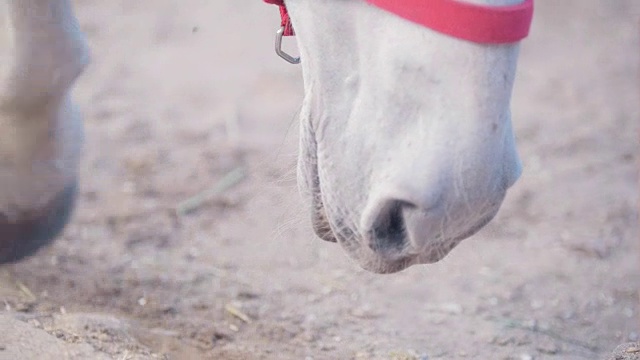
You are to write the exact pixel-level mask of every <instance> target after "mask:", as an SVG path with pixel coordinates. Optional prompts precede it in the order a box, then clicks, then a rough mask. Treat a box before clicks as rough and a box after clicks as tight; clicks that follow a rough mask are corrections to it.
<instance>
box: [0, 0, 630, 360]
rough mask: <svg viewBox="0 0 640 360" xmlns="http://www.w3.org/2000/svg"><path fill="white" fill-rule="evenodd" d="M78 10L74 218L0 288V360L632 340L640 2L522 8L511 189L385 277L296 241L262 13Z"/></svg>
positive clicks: (594, 347) (198, 2)
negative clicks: (423, 255)
mask: <svg viewBox="0 0 640 360" xmlns="http://www.w3.org/2000/svg"><path fill="white" fill-rule="evenodd" d="M75 3H76V4H77V11H78V16H79V18H80V21H81V23H82V26H83V28H84V29H85V30H86V32H87V34H88V36H89V39H90V42H91V46H92V48H93V52H94V54H93V57H94V63H93V65H92V67H91V68H90V69H89V71H88V72H87V73H86V75H85V76H83V77H82V79H81V80H80V82H79V84H78V88H77V91H76V96H77V99H78V100H79V102H80V104H81V106H82V108H83V111H84V113H85V114H86V119H87V123H86V127H87V154H86V157H85V161H84V163H83V168H82V184H81V196H80V204H79V208H78V210H77V212H76V215H75V217H74V220H73V223H72V224H71V225H70V226H69V227H68V229H67V231H66V233H65V234H64V236H63V237H62V238H60V239H59V241H58V242H57V243H56V244H55V245H54V246H52V247H50V248H47V249H45V250H43V251H41V252H40V253H39V254H38V255H37V256H35V257H33V258H30V259H28V260H27V261H24V262H23V263H20V264H17V265H11V266H5V267H3V268H0V299H1V300H2V302H0V304H2V307H3V310H2V311H1V312H0V333H2V334H3V335H2V336H1V337H0V359H64V358H69V359H122V360H124V359H165V358H166V359H361V360H363V359H505V360H506V359H518V360H520V359H521V360H526V359H567V360H570V359H605V358H607V357H609V356H610V355H611V354H612V352H613V350H614V349H615V348H616V347H617V346H618V345H620V344H625V343H629V342H635V341H637V340H638V337H639V336H640V323H639V316H638V312H640V306H639V301H638V300H639V293H638V289H639V286H640V271H639V269H640V267H639V264H638V263H639V260H640V257H639V256H640V255H639V254H640V253H639V247H640V246H639V242H638V235H639V234H638V220H637V219H638V212H637V199H638V184H639V183H638V173H637V168H638V167H637V164H638V160H639V159H638V155H639V151H638V141H637V140H638V119H639V117H640V110H639V105H638V100H639V99H640V94H639V92H638V86H637V85H638V79H639V78H640V77H639V72H638V64H639V63H640V62H639V54H640V49H639V46H640V37H639V35H640V26H639V24H640V22H639V21H638V20H639V19H640V2H639V1H637V0H616V1H608V0H562V1H558V0H537V1H536V6H537V10H536V11H537V12H536V15H535V21H534V25H533V28H532V33H531V36H530V38H528V39H527V40H526V41H525V42H524V43H523V46H522V53H521V61H520V64H519V70H518V77H517V83H516V88H515V93H514V100H513V113H514V125H515V127H516V131H517V136H518V144H519V149H520V152H521V155H522V158H523V161H524V164H525V172H524V174H523V176H522V179H521V180H520V181H519V182H518V183H517V185H516V186H515V187H514V188H513V189H512V190H511V191H510V193H509V194H508V198H507V200H506V203H505V204H504V206H503V208H502V209H501V211H500V213H499V216H498V217H497V218H496V220H495V221H494V222H492V223H491V224H490V225H489V226H488V227H487V228H485V229H484V230H483V231H482V232H481V233H480V234H478V235H476V236H474V237H473V238H471V239H468V240H466V241H464V242H463V243H462V244H461V245H460V246H459V247H458V248H457V249H455V250H454V251H453V252H452V253H451V254H450V255H449V256H448V257H447V258H446V259H444V260H443V261H441V262H440V263H437V264H434V265H429V266H419V267H412V268H410V269H409V270H406V271H403V272H401V273H398V274H395V275H387V276H380V275H374V274H370V273H367V272H364V271H362V270H360V269H359V268H358V267H357V266H356V265H355V264H354V263H352V262H351V261H350V260H348V259H347V258H346V257H345V255H344V254H343V253H342V250H341V249H340V248H339V247H338V246H336V245H334V244H330V243H325V242H322V241H320V240H317V239H316V238H315V237H314V236H313V235H312V232H311V228H310V225H309V222H308V220H307V217H308V216H307V214H306V212H304V210H303V209H304V208H303V206H302V204H301V203H300V200H299V198H298V194H297V189H296V187H295V169H294V164H295V156H296V147H297V125H296V112H297V110H298V107H299V103H300V101H301V99H302V82H301V74H300V68H299V67H296V66H290V65H288V64H286V63H284V62H283V61H281V60H280V59H279V58H277V57H276V56H275V54H274V53H273V50H272V44H273V34H274V30H275V28H276V26H277V25H278V15H277V9H276V8H274V7H270V6H266V5H263V3H262V2H261V1H258V0H234V1H210V0H207V1H205V0H180V1H177V0H173V1H169V0H143V1H125V0H112V1H103V2H98V1H92V0H76V1H75ZM238 168H242V169H244V171H245V172H244V173H245V174H246V176H245V177H244V179H243V181H242V182H241V183H240V184H238V185H237V186H234V187H231V188H228V189H225V190H224V191H223V192H221V193H220V194H217V195H215V196H213V197H212V198H211V199H210V200H209V201H207V202H205V203H203V204H201V206H200V207H198V208H196V209H195V211H193V212H190V213H188V214H183V215H180V216H176V215H175V210H176V209H177V208H180V206H181V205H182V204H183V203H184V201H185V200H186V199H189V198H191V197H193V196H195V195H197V194H200V193H202V192H203V191H206V190H207V189H209V188H211V187H213V186H215V185H216V184H218V183H219V182H220V181H224V178H225V176H228V175H229V174H230V173H231V174H232V175H233V174H234V173H236V174H237V171H238V170H237V169H238ZM636 345H637V344H636ZM630 346H631V345H630ZM632 350H633V349H632ZM619 351H620V352H621V354H622V353H624V354H622V355H620V356H626V357H619V359H632V358H635V353H633V351H631V352H625V351H626V350H625V349H622V348H621V350H620V349H619ZM611 356H614V358H615V359H618V357H615V356H618V355H611Z"/></svg>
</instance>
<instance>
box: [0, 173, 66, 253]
mask: <svg viewBox="0 0 640 360" xmlns="http://www.w3.org/2000/svg"><path fill="white" fill-rule="evenodd" d="M76 192H77V184H76V183H75V182H74V183H73V184H72V185H70V186H68V187H66V188H65V189H64V190H63V191H61V192H60V193H59V194H58V195H57V196H56V197H55V198H54V199H53V200H52V201H51V202H50V203H49V204H48V205H47V206H45V207H44V208H42V209H39V210H34V211H31V212H26V213H24V214H23V215H22V217H21V218H20V219H18V221H16V222H9V221H8V219H7V217H6V215H4V214H2V213H0V264H4V263H11V262H17V261H20V260H22V259H24V258H25V257H27V256H30V255H33V254H34V253H35V252H36V251H38V250H39V249H40V248H42V247H44V246H46V245H48V244H50V243H51V242H52V241H53V240H54V239H55V238H56V237H57V236H58V235H60V233H61V232H62V230H63V229H64V228H65V226H66V225H67V223H68V222H69V219H70V218H71V214H72V213H73V208H74V207H75V200H76Z"/></svg>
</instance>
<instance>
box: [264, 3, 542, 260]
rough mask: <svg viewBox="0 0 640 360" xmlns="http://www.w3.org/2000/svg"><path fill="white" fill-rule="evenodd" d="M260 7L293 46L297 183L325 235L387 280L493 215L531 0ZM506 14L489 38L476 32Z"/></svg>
mask: <svg viewBox="0 0 640 360" xmlns="http://www.w3.org/2000/svg"><path fill="white" fill-rule="evenodd" d="M265 1H266V2H270V3H276V4H279V5H281V11H282V12H283V15H285V16H284V17H283V26H287V27H288V24H285V23H287V19H285V18H286V17H287V16H286V10H287V9H288V14H290V17H291V22H292V23H293V29H294V31H295V35H296V37H297V43H298V47H299V51H300V54H301V57H300V58H301V63H302V71H303V76H304V87H305V99H304V103H303V107H302V111H301V134H300V155H299V162H298V178H299V185H300V188H301V191H302V192H303V193H304V194H306V195H307V197H308V199H309V203H310V204H311V211H312V214H313V215H312V216H313V218H312V220H313V224H314V227H315V231H316V233H317V234H318V235H319V236H320V237H321V238H323V239H325V240H328V241H337V242H338V243H340V245H342V247H343V248H344V249H345V250H346V252H347V253H348V254H349V255H350V257H351V258H353V259H355V260H356V261H357V262H358V263H359V265H360V266H361V267H363V268H364V269H367V270H369V271H372V272H376V273H391V272H397V271H400V270H402V269H405V268H407V267H409V266H411V265H414V264H423V263H432V262H436V261H438V260H440V259H442V258H443V257H444V256H446V254H447V253H449V251H450V250H451V249H452V248H454V247H455V246H456V245H457V244H458V243H459V242H460V241H461V240H463V239H465V238H467V237H469V236H471V235H472V234H474V233H476V232H477V231H478V230H479V229H481V228H482V227H483V226H484V225H485V224H487V223H488V222H489V221H490V220H491V219H492V218H493V217H494V216H495V214H496V212H497V211H498V209H499V207H500V205H501V203H502V201H503V199H504V197H505V193H506V191H507V189H508V188H509V187H510V186H512V185H513V184H514V183H515V182H516V180H517V179H518V177H519V176H520V173H521V164H520V160H519V157H518V153H517V151H516V146H515V141H514V134H513V130H512V125H511V115H510V98H511V92H512V86H513V82H514V77H515V72H516V64H517V59H518V49H519V47H518V41H517V40H518V39H520V38H522V37H524V36H526V34H527V33H528V29H529V25H530V22H531V15H532V12H533V3H532V1H527V0H525V2H523V0H464V1H465V2H460V1H462V0H458V1H454V0H343V1H341V0H286V8H284V4H282V3H281V1H278V0H265ZM374 4H375V5H376V6H374ZM487 6H492V7H493V8H490V7H487ZM448 7H449V8H448ZM451 7H453V8H455V9H453V10H452V9H451ZM460 8H464V9H467V10H464V9H463V10H460ZM442 9H444V10H442ZM456 9H457V10H456ZM438 11H444V12H447V13H444V14H438V13H437V12H438ZM455 11H460V12H459V13H455ZM465 11H467V12H468V13H464V12H465ZM483 11H485V15H486V11H488V12H490V13H491V14H489V15H488V16H487V17H485V18H483V19H482V20H483V21H485V23H484V24H479V26H478V27H477V29H474V28H473V25H474V23H473V21H474V19H471V17H473V16H475V15H478V13H482V12H483ZM508 11H513V14H512V15H509V16H511V17H509V16H507V17H506V18H502V20H504V21H503V23H501V24H497V26H498V28H496V29H493V32H494V35H495V34H497V37H498V38H499V37H500V36H502V35H505V34H506V35H505V36H503V37H505V38H504V39H497V40H504V41H492V40H496V39H495V38H491V31H490V30H487V29H483V26H485V25H486V26H489V27H491V26H492V24H491V22H492V21H494V20H492V19H494V18H495V16H493V15H495V14H496V13H500V12H502V13H504V12H508ZM474 14H475V15H474ZM457 16H460V19H457V18H456V17H457ZM465 16H466V17H465ZM479 16H480V15H479ZM492 16H493V17H492ZM500 16H501V15H499V16H498V17H500ZM442 17H445V18H442ZM512 20H515V22H514V21H512ZM421 21H424V22H427V23H428V25H433V27H435V28H437V29H438V30H439V31H435V30H433V29H432V28H430V27H428V26H425V24H421V23H420V22H421ZM496 21H497V20H496ZM498 22H499V21H498ZM504 26H512V27H518V28H519V30H517V31H519V33H518V34H516V35H521V36H520V37H517V36H516V37H512V38H509V35H510V34H509V33H510V29H504V28H500V27H504ZM281 30H282V29H281ZM287 30H289V29H287ZM474 31H476V32H477V33H478V34H475V35H478V36H477V39H475V38H473V37H474V36H475V35H474V34H473V32H474ZM501 34H502V35H501ZM486 35H488V37H489V39H485V37H486ZM511 35H513V34H511ZM483 36H485V37H483ZM461 38H464V39H461ZM280 40H281V37H280ZM474 40H475V41H474ZM277 44H278V43H277ZM284 56H285V58H286V57H287V56H286V55H284ZM287 60H288V61H290V62H294V63H295V62H296V60H297V59H294V58H292V57H289V58H287Z"/></svg>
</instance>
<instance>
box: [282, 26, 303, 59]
mask: <svg viewBox="0 0 640 360" xmlns="http://www.w3.org/2000/svg"><path fill="white" fill-rule="evenodd" d="M283 36H284V26H283V27H281V28H280V29H279V30H278V31H277V32H276V54H278V56H280V57H281V58H283V59H284V60H285V61H286V62H288V63H289V64H294V65H297V64H300V58H299V57H293V56H291V55H289V54H287V53H286V52H284V51H283V50H282V37H283Z"/></svg>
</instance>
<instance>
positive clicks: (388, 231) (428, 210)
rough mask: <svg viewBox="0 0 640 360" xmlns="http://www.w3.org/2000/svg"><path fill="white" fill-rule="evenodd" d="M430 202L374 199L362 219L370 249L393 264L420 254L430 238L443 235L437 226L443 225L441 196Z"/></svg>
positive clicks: (408, 198) (432, 198)
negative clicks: (403, 258) (440, 223)
mask: <svg viewBox="0 0 640 360" xmlns="http://www.w3.org/2000/svg"><path fill="white" fill-rule="evenodd" d="M429 199H430V200H426V201H418V200H415V199H414V200H412V199H411V198H410V197H408V196H374V197H372V198H371V199H370V202H369V204H367V207H366V208H365V211H364V212H363V216H362V219H361V225H362V227H363V230H364V234H365V236H364V241H365V243H366V245H367V246H369V248H370V249H371V250H373V251H374V252H376V253H378V254H379V255H380V256H383V257H387V258H389V260H393V259H394V258H399V257H406V256H407V255H411V254H414V255H417V254H419V253H420V252H421V250H422V248H423V247H424V246H425V241H427V240H429V239H430V235H431V234H434V233H439V231H438V229H437V228H436V226H437V223H438V222H440V221H441V213H442V209H441V208H442V206H441V202H442V201H441V200H440V199H441V196H433V197H429Z"/></svg>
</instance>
